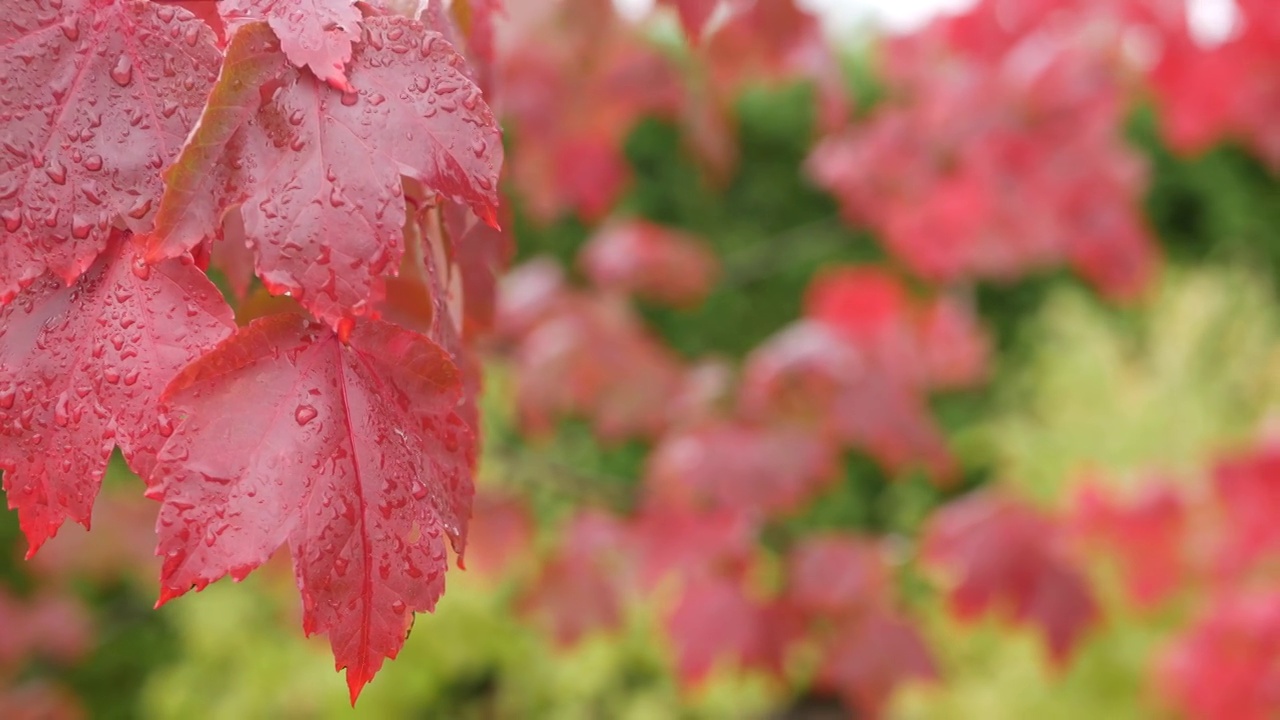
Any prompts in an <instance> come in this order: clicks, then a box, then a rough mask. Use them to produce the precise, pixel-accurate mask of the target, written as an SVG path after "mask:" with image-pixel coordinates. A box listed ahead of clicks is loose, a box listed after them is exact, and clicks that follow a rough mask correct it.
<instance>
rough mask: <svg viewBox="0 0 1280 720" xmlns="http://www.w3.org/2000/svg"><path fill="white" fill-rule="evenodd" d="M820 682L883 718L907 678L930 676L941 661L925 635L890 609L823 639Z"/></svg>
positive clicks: (852, 704)
mask: <svg viewBox="0 0 1280 720" xmlns="http://www.w3.org/2000/svg"><path fill="white" fill-rule="evenodd" d="M822 644H823V646H824V650H823V659H822V665H821V666H820V667H819V670H818V677H817V680H816V684H817V686H818V687H819V688H822V689H824V690H830V691H833V692H836V693H839V695H840V697H841V698H842V699H843V700H844V701H845V703H846V704H847V705H848V706H849V707H851V708H855V709H857V710H858V711H860V712H862V713H866V714H867V716H868V717H879V716H880V713H881V712H882V711H883V710H884V706H885V704H886V703H887V702H888V701H889V698H890V697H891V696H892V693H893V691H894V690H895V689H896V688H897V687H898V686H899V685H900V684H902V683H903V682H905V681H907V680H931V679H935V678H937V676H938V669H937V665H936V663H935V662H934V659H933V655H932V654H931V653H930V652H929V648H928V647H927V646H926V645H925V644H924V640H923V639H922V638H921V637H920V633H919V632H918V631H917V630H916V629H915V628H913V627H912V626H911V625H909V624H907V623H906V622H904V621H903V620H902V619H900V618H898V617H897V616H895V615H893V614H891V613H888V612H874V613H871V614H869V615H867V616H865V617H859V618H856V619H854V620H850V621H846V622H844V623H842V624H840V625H838V626H837V628H836V629H835V631H834V632H830V633H829V634H828V635H826V636H825V637H824V642H823V643H822Z"/></svg>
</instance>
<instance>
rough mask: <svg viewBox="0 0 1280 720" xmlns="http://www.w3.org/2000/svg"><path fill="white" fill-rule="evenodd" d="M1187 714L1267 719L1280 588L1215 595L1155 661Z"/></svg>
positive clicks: (1279, 628)
mask: <svg viewBox="0 0 1280 720" xmlns="http://www.w3.org/2000/svg"><path fill="white" fill-rule="evenodd" d="M1157 680H1158V684H1159V686H1160V689H1161V691H1162V695H1163V696H1164V697H1165V698H1168V699H1169V700H1170V701H1171V704H1172V705H1173V706H1174V707H1175V708H1177V709H1178V710H1179V711H1181V712H1183V713H1186V715H1187V717H1193V718H1203V720H1267V719H1269V718H1274V717H1275V716H1276V711H1277V709H1280V594H1277V593H1276V592H1274V591H1271V592H1266V593H1258V594H1247V595H1233V596H1226V597H1220V598H1216V599H1214V600H1213V601H1212V603H1211V605H1210V607H1209V608H1208V609H1207V610H1206V611H1205V612H1203V613H1202V614H1201V616H1200V617H1199V618H1198V619H1197V620H1196V621H1195V622H1194V624H1192V626H1191V627H1190V628H1189V629H1188V630H1187V631H1186V632H1185V633H1184V634H1183V635H1182V637H1180V638H1179V639H1178V640H1177V641H1176V642H1175V643H1174V645H1173V646H1172V647H1170V648H1169V649H1168V650H1167V651H1166V652H1165V655H1164V657H1163V658H1162V659H1161V662H1160V664H1159V666H1158V667H1157Z"/></svg>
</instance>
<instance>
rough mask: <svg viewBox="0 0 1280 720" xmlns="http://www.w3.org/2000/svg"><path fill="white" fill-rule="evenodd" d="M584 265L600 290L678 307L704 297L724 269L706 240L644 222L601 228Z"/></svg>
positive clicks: (582, 256) (582, 259)
mask: <svg viewBox="0 0 1280 720" xmlns="http://www.w3.org/2000/svg"><path fill="white" fill-rule="evenodd" d="M578 263H579V265H580V266H581V267H582V271H583V273H584V274H585V275H586V276H587V277H588V278H589V279H590V280H591V282H592V283H593V284H594V285H595V286H596V287H598V288H600V289H603V290H615V291H619V292H622V293H627V294H632V295H635V296H636V297H640V298H643V299H646V300H651V301H653V302H658V303H664V304H667V305H675V306H688V305H694V304H696V303H697V302H698V301H700V300H702V298H704V297H705V296H706V295H707V293H708V292H710V291H711V286H712V285H713V284H714V283H715V280H716V275H717V274H718V273H719V263H718V261H717V259H716V257H715V256H714V255H712V254H711V252H710V250H708V249H707V247H706V246H705V245H704V244H703V243H702V242H701V241H700V240H698V239H697V238H695V237H693V236H692V235H690V234H688V233H684V232H681V231H679V230H674V229H670V228H664V227H662V226H661V225H657V224H655V223H651V222H646V221H643V220H632V221H629V222H621V223H613V224H609V225H606V226H605V227H603V228H601V229H600V230H599V231H597V232H596V234H595V235H594V236H592V238H591V239H590V240H589V241H587V244H586V245H585V246H584V247H583V248H582V250H581V252H580V253H579V254H578Z"/></svg>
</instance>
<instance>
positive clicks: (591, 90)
mask: <svg viewBox="0 0 1280 720" xmlns="http://www.w3.org/2000/svg"><path fill="white" fill-rule="evenodd" d="M512 12H513V13H517V12H518V13H519V14H518V15H517V17H515V18H514V19H513V22H512V23H510V26H509V27H510V28H511V30H512V32H511V33H510V34H511V35H512V37H509V38H506V41H505V46H504V47H503V48H502V51H501V55H500V60H499V66H498V71H497V72H498V82H499V83H500V84H501V87H502V93H501V98H502V104H501V107H500V111H501V113H502V115H503V117H504V118H505V120H506V122H507V124H508V126H509V127H510V128H511V129H512V130H513V131H514V135H515V141H516V144H517V147H518V148H519V152H517V153H515V155H514V156H513V158H512V161H511V179H512V181H513V182H514V183H515V184H516V185H517V186H518V187H519V188H520V196H521V198H522V200H523V201H524V203H525V209H526V210H527V211H528V212H529V213H530V214H531V215H532V216H534V217H535V218H539V219H542V220H552V219H554V218H556V217H557V216H559V215H560V214H562V213H564V212H566V211H573V212H575V213H576V214H578V215H579V216H580V217H582V218H583V219H586V220H599V219H600V218H602V217H603V216H604V214H605V213H606V212H607V211H608V210H609V209H611V208H612V207H613V205H614V203H615V202H616V201H617V199H618V197H619V196H620V194H621V192H622V190H623V188H624V186H625V184H626V180H627V176H628V173H629V170H628V168H627V162H626V158H625V157H624V156H623V154H622V141H623V140H624V139H625V138H626V135H627V133H628V132H630V130H631V127H632V126H633V125H634V124H635V122H636V121H638V120H639V118H640V117H642V116H645V115H656V116H665V117H675V116H676V114H677V113H678V107H679V104H680V102H681V92H680V83H681V80H680V76H679V74H678V73H677V68H676V66H675V65H674V63H672V62H671V61H670V60H668V59H667V58H665V57H663V56H662V55H661V54H660V53H659V52H658V51H657V50H656V49H655V48H653V47H651V46H650V45H649V44H647V43H645V42H643V41H642V40H641V39H640V38H639V36H638V35H637V34H636V33H635V32H634V30H633V29H632V28H631V27H629V26H628V25H627V24H626V23H625V22H624V21H623V20H621V19H620V18H619V17H618V15H617V13H616V12H615V11H614V8H613V4H612V2H611V0H561V1H559V2H548V3H522V4H521V5H520V7H518V8H517V7H514V6H513V8H512ZM548 38H555V41H554V42H548Z"/></svg>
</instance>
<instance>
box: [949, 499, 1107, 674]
mask: <svg viewBox="0 0 1280 720" xmlns="http://www.w3.org/2000/svg"><path fill="white" fill-rule="evenodd" d="M924 554H925V557H926V558H928V559H929V560H930V561H932V562H934V563H937V564H938V565H941V566H943V567H946V568H948V569H949V570H950V571H951V572H952V573H953V575H954V578H955V580H954V586H953V587H952V588H951V592H950V596H951V597H950V600H951V606H952V608H953V610H954V611H955V613H956V615H958V616H959V617H960V618H961V619H970V618H973V617H976V616H977V615H979V614H981V613H984V612H987V611H990V610H997V611H1005V612H1008V613H1009V614H1010V615H1011V616H1012V617H1013V619H1014V620H1016V621H1020V622H1026V623H1029V624H1032V625H1035V626H1037V627H1038V628H1039V629H1040V630H1041V631H1042V632H1043V633H1044V635H1045V639H1046V640H1047V642H1048V646H1049V652H1050V656H1051V657H1052V659H1053V660H1054V661H1055V662H1056V663H1059V664H1061V663H1062V662H1065V660H1066V659H1067V656H1068V655H1069V654H1070V652H1071V650H1072V649H1073V648H1074V647H1075V645H1076V643H1078V642H1079V641H1080V639H1081V637H1082V636H1083V634H1084V633H1085V632H1086V631H1087V630H1088V629H1089V628H1090V627H1091V626H1093V625H1094V624H1095V623H1096V622H1097V620H1098V617H1099V613H1098V606H1097V602H1096V601H1095V600H1094V597H1093V591H1092V589H1091V588H1090V587H1089V584H1088V581H1087V579H1086V578H1085V577H1084V575H1083V574H1082V573H1081V572H1080V570H1079V569H1078V568H1077V567H1076V565H1075V563H1074V561H1073V559H1072V558H1071V557H1070V556H1069V555H1068V554H1067V553H1066V550H1065V548H1064V534H1063V532H1062V528H1061V527H1060V526H1059V524H1058V523H1057V522H1055V521H1054V520H1053V519H1052V518H1050V517H1048V516H1047V515H1045V514H1043V513H1041V512H1040V511H1038V510H1036V509H1035V508H1032V507H1030V506H1027V505H1024V504H1022V503H1020V502H1017V501H1014V500H1012V499H1009V498H1003V497H998V496H995V495H974V496H971V497H968V498H965V499H963V500H959V501H956V502H953V503H951V504H950V505H947V506H945V507H944V508H943V509H942V510H941V511H939V512H938V513H937V514H936V515H934V516H933V518H931V519H930V521H929V525H928V528H927V530H926V537H925V541H924Z"/></svg>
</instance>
